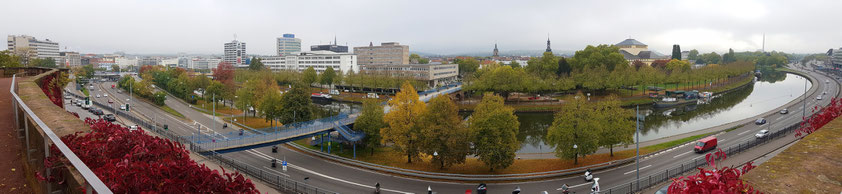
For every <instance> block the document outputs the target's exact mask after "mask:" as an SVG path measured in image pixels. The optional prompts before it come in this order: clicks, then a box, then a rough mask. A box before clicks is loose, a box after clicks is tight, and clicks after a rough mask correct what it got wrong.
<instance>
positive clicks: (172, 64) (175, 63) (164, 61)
mask: <svg viewBox="0 0 842 194" xmlns="http://www.w3.org/2000/svg"><path fill="white" fill-rule="evenodd" d="M161 65H163V66H166V67H178V58H172V59H162V60H161Z"/></svg>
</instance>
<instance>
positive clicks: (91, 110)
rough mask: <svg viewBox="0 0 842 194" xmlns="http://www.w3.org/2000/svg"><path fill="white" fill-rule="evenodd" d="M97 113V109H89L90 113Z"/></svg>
mask: <svg viewBox="0 0 842 194" xmlns="http://www.w3.org/2000/svg"><path fill="white" fill-rule="evenodd" d="M95 111H96V108H94V107H91V108H88V112H89V113H94V112H95Z"/></svg>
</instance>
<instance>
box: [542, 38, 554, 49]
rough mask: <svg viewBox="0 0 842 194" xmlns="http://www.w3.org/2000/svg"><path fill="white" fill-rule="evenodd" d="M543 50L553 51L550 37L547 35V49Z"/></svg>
mask: <svg viewBox="0 0 842 194" xmlns="http://www.w3.org/2000/svg"><path fill="white" fill-rule="evenodd" d="M544 52H553V49H551V48H550V37H549V36H547V50H546V51H544Z"/></svg>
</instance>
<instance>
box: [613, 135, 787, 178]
mask: <svg viewBox="0 0 842 194" xmlns="http://www.w3.org/2000/svg"><path fill="white" fill-rule="evenodd" d="M800 126H801V124H800V123H796V124H793V125H790V126H787V127H785V128H783V129H781V130H778V131H775V132H773V133H771V134H769V136H768V137H765V138H760V139H751V140H749V141H746V142H743V143H739V144H737V145H732V146H730V147H728V148H725V149H722V151H723V152H725V154H726V155H728V156H732V155H734V154H737V153H740V152H743V151H746V150H748V149H750V148H752V147H755V146H758V145H763V144H765V143H768V142H770V141H772V140H774V139H777V138H781V137H784V136H786V135H788V134H790V133H792V132H793V131H795V130H796V129H798V128H799V127H800ZM720 149H721V148H720ZM705 165H707V161H705V159H704V158H696V159H694V160H689V161H685V162H682V163H680V164H678V165H675V166H673V167H671V168H668V169H666V170H664V171H660V172H655V173H651V174H649V175H646V176H641V177H640V179H637V180H632V181H630V182H627V183H623V184H620V185H616V186H614V187H611V188H609V189H607V190H605V189H603V190H602V192H603V193H608V194H611V193H636V192H640V191H642V190H644V189H647V188H649V187H652V186H655V185H657V184H660V183H662V182H664V181H668V180H670V179H671V178H673V177H676V176H680V175H682V174H684V173H686V172H689V171H694V170H697V168H698V167H702V166H705Z"/></svg>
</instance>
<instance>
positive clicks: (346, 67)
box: [260, 51, 360, 73]
mask: <svg viewBox="0 0 842 194" xmlns="http://www.w3.org/2000/svg"><path fill="white" fill-rule="evenodd" d="M260 62H262V63H263V65H264V66H266V67H267V68H269V69H271V70H272V71H298V72H303V71H304V70H306V69H307V68H309V67H313V69H315V70H316V72H317V73H322V72H324V71H325V70H326V69H327V68H328V67H331V68H333V70H334V71H342V73H348V72H349V71H353V72H359V70H360V68H359V65H358V64H357V55H354V54H350V53H336V52H331V51H313V52H299V53H292V54H291V55H286V56H272V57H264V58H261V60H260Z"/></svg>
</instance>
